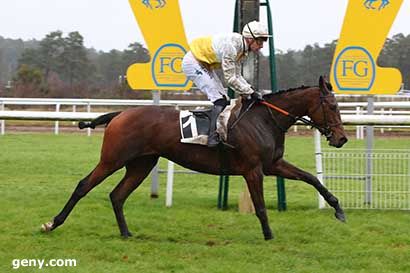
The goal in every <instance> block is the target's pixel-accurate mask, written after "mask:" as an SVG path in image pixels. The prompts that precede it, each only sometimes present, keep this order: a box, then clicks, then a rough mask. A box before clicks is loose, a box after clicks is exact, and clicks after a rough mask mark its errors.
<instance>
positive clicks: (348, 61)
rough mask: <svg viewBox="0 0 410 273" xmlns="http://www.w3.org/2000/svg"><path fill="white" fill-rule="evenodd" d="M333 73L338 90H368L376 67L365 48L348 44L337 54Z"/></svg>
mask: <svg viewBox="0 0 410 273" xmlns="http://www.w3.org/2000/svg"><path fill="white" fill-rule="evenodd" d="M333 73H334V75H333V76H334V79H335V82H336V85H337V87H338V88H339V90H349V91H369V90H370V88H371V87H372V85H373V83H374V78H375V74H376V69H375V64H374V60H373V58H372V57H371V55H370V53H369V52H368V51H367V50H366V49H365V48H363V47H358V46H349V47H346V48H345V49H343V50H342V51H341V52H340V54H339V55H338V56H337V58H336V62H335V66H334V70H333Z"/></svg>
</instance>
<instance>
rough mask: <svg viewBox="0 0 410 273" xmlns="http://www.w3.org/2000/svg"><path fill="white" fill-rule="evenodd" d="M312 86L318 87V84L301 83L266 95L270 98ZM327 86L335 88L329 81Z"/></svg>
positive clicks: (330, 88) (331, 88)
mask: <svg viewBox="0 0 410 273" xmlns="http://www.w3.org/2000/svg"><path fill="white" fill-rule="evenodd" d="M312 87H316V88H318V86H309V85H301V86H299V87H293V88H289V89H284V90H279V91H276V92H274V93H270V94H266V95H264V97H267V98H270V97H273V96H277V95H282V94H287V93H289V92H292V91H299V90H305V89H308V88H312ZM326 87H327V89H329V90H330V91H332V90H333V87H332V85H331V84H330V83H329V82H326Z"/></svg>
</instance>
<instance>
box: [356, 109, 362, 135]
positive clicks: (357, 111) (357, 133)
mask: <svg viewBox="0 0 410 273" xmlns="http://www.w3.org/2000/svg"><path fill="white" fill-rule="evenodd" d="M356 115H360V107H359V106H357V107H356ZM360 130H361V127H360V126H356V139H361V138H360Z"/></svg>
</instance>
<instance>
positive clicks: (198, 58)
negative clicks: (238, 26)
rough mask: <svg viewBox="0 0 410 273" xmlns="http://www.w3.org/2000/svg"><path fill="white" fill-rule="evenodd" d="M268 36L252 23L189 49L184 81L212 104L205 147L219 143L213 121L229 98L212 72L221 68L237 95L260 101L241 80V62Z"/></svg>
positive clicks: (201, 40)
mask: <svg viewBox="0 0 410 273" xmlns="http://www.w3.org/2000/svg"><path fill="white" fill-rule="evenodd" d="M268 37H271V35H269V33H268V28H267V27H266V25H264V24H262V23H260V22H258V21H252V22H249V23H247V24H246V25H245V26H244V28H243V30H242V35H241V34H239V33H231V34H228V35H220V36H214V37H201V38H197V39H195V40H193V41H192V43H191V44H190V49H191V51H189V52H188V53H187V54H186V55H185V56H184V59H183V61H182V69H183V71H184V73H185V75H186V76H187V78H188V79H189V80H191V81H193V82H194V83H195V85H196V86H197V87H198V88H199V89H200V90H201V91H202V92H203V93H205V94H206V95H207V97H208V99H209V100H210V101H211V102H212V103H213V104H214V106H213V108H212V114H211V127H210V133H209V138H208V146H209V147H214V146H216V145H218V143H219V136H218V134H217V133H216V132H215V130H216V119H217V117H218V115H219V114H220V113H221V112H222V110H223V109H224V108H225V106H226V105H228V99H227V98H228V96H227V93H226V91H225V88H224V87H223V84H222V82H221V80H220V79H219V77H218V75H217V74H216V72H215V69H217V68H222V72H223V75H224V81H225V83H226V84H227V86H228V87H230V88H232V89H233V90H234V91H235V92H236V93H238V94H239V95H241V96H244V97H246V98H248V99H250V98H252V99H259V98H260V94H259V93H257V92H255V90H253V89H252V86H251V85H250V84H249V83H248V82H247V81H246V80H245V79H244V78H243V77H242V75H241V71H242V62H243V61H244V59H246V58H247V56H248V53H249V52H250V51H252V52H255V53H256V52H259V50H260V49H261V48H263V44H264V42H266V41H267V40H268Z"/></svg>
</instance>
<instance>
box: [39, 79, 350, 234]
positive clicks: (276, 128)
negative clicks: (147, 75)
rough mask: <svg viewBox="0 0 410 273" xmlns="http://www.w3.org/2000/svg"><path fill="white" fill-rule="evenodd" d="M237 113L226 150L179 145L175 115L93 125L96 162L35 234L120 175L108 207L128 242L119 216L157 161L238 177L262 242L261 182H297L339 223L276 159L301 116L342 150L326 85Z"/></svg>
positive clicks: (131, 115)
mask: <svg viewBox="0 0 410 273" xmlns="http://www.w3.org/2000/svg"><path fill="white" fill-rule="evenodd" d="M272 103H274V104H275V107H278V108H280V109H285V110H286V111H287V113H288V115H284V114H282V113H280V112H277V111H275V110H273V109H271V108H269V107H267V106H266V105H264V104H268V105H271V104H272ZM242 113H243V115H242V116H241V118H240V120H239V121H238V122H235V120H234V119H235V118H233V117H231V118H230V120H229V122H228V126H229V124H231V125H232V124H233V123H235V126H234V127H232V128H231V129H230V131H229V134H228V139H227V142H229V144H230V147H232V148H230V147H227V148H224V147H226V146H222V148H221V146H218V147H216V148H210V147H207V146H201V145H193V144H185V143H181V142H180V126H179V119H178V117H179V112H178V111H177V110H175V109H170V108H164V107H160V106H144V107H138V108H132V109H128V110H125V111H123V112H115V113H109V114H106V115H103V116H100V117H98V118H97V119H95V120H93V121H92V122H91V123H92V126H89V127H95V126H96V125H102V124H106V125H107V126H106V128H105V132H104V137H103V143H102V149H101V157H100V161H99V163H98V164H97V166H96V167H95V168H94V170H92V171H91V173H90V174H88V175H87V176H86V177H85V178H83V179H82V180H81V181H80V182H79V183H78V185H77V187H76V188H75V190H74V192H73V193H72V195H71V197H70V198H69V200H68V201H67V203H66V204H65V206H64V208H63V209H62V210H61V212H60V213H59V214H58V215H57V216H55V217H54V218H53V220H52V221H50V222H48V223H45V224H43V225H42V229H43V231H44V232H50V231H52V230H54V229H55V228H57V227H59V226H61V225H62V224H63V223H64V221H65V220H66V219H67V217H68V215H69V214H70V212H71V211H72V209H73V208H74V206H75V205H76V204H77V202H78V201H79V200H80V199H81V198H83V197H84V196H86V194H87V193H88V192H89V191H91V190H92V189H93V188H94V187H96V186H97V185H98V184H100V183H101V182H102V181H103V180H104V179H105V178H107V177H108V176H110V175H111V174H113V173H114V172H115V171H117V170H119V169H121V168H123V167H125V169H126V172H125V175H124V177H123V178H122V180H121V181H120V182H119V184H118V185H117V186H116V187H115V188H114V189H113V191H112V192H111V193H110V199H111V203H112V207H113V210H114V214H115V217H116V220H117V223H118V227H119V230H120V234H121V236H123V237H125V238H126V237H129V236H131V235H132V234H131V232H130V231H129V229H128V226H127V223H126V220H125V217H124V213H123V205H124V202H125V201H126V199H127V198H128V196H129V195H130V194H131V193H132V192H133V191H134V190H135V189H136V188H138V186H139V185H140V184H141V183H142V182H143V181H144V179H145V178H146V177H147V176H148V174H149V173H150V171H151V170H152V169H153V167H154V166H155V165H156V164H157V161H158V159H159V157H164V158H167V159H169V160H172V161H173V162H176V163H177V164H179V165H182V166H184V167H186V168H189V169H192V170H196V171H199V172H202V173H207V174H214V175H220V174H227V175H241V176H243V177H244V178H245V181H246V183H247V186H248V188H249V192H250V195H251V199H252V202H253V204H254V206H255V213H256V216H257V218H258V219H259V222H260V224H261V227H262V232H263V235H264V238H265V240H269V239H272V238H273V234H272V231H271V228H270V226H269V223H268V217H267V214H266V208H265V201H264V196H263V177H264V175H275V176H281V177H284V178H286V179H292V180H301V181H304V182H306V183H308V184H310V185H312V186H313V187H314V188H315V189H316V190H317V191H318V192H319V193H320V194H321V195H322V196H323V197H324V199H325V200H326V201H327V203H328V204H329V205H330V206H331V207H333V208H334V210H335V217H336V218H337V219H338V220H340V221H342V222H344V221H345V214H344V211H343V209H342V208H341V206H340V204H339V201H338V199H337V198H336V197H335V196H334V195H333V194H332V193H331V192H329V191H328V189H327V188H326V187H325V186H324V185H322V184H321V183H320V181H319V180H318V179H317V178H316V177H315V176H313V175H312V174H310V173H308V172H305V171H303V170H301V169H299V168H297V167H296V166H294V165H292V164H291V163H288V162H287V161H285V160H284V159H283V154H284V149H285V147H284V140H285V133H286V131H287V130H288V128H289V127H290V126H292V125H293V124H294V123H295V122H296V120H298V119H300V118H301V117H303V116H308V117H309V118H310V122H311V124H312V125H313V126H315V127H317V128H318V129H319V130H320V132H321V133H322V134H323V135H325V137H326V138H327V141H328V143H329V145H331V146H334V147H338V148H340V147H342V146H343V145H344V144H345V143H346V142H347V138H346V134H345V131H344V129H343V125H342V122H341V117H340V112H339V109H338V104H337V101H336V98H335V96H334V93H333V92H332V88H331V85H330V83H327V82H326V81H325V80H324V79H323V77H320V79H319V86H316V87H304V86H302V87H300V88H294V89H289V90H286V91H281V92H278V93H272V94H267V95H265V96H264V97H263V101H262V102H256V103H254V104H253V105H252V107H248V111H246V112H245V111H243V112H242ZM238 119H239V118H238ZM221 151H223V152H221Z"/></svg>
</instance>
